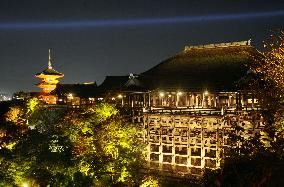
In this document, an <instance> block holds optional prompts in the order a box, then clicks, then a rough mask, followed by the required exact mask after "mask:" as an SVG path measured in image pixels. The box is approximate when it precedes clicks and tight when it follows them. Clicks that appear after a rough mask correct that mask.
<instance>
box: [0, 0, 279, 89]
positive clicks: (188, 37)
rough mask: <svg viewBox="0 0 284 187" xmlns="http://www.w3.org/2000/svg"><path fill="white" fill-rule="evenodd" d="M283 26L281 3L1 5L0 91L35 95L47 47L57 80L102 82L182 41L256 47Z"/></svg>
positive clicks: (50, 1) (147, 0)
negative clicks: (246, 43)
mask: <svg viewBox="0 0 284 187" xmlns="http://www.w3.org/2000/svg"><path fill="white" fill-rule="evenodd" d="M283 26H284V1H283V0H208V1H202V0H186V1H183V0H172V1H167V0H140V1H138V0H102V1H96V0H33V1H32V0H1V1H0V62H1V67H0V75H1V78H0V92H6V93H13V92H15V91H19V90H24V91H36V90H38V89H37V88H36V87H35V86H34V84H36V83H37V82H38V80H37V79H36V78H35V77H34V74H35V73H38V72H40V71H42V70H43V69H45V68H46V67H47V58H48V49H49V48H51V51H52V56H53V59H54V64H53V67H54V68H55V69H56V70H58V71H60V72H62V73H64V74H65V77H64V78H63V79H62V80H61V82H62V83H80V82H88V81H97V82H98V83H101V82H102V81H103V80H104V78H105V76H106V75H126V74H129V73H140V72H143V71H145V70H147V69H149V68H151V67H152V66H154V65H156V64H158V63H159V62H160V61H162V60H164V59H166V58H167V57H170V56H172V55H174V54H175V53H177V52H179V51H181V50H183V48H184V46H185V45H189V44H191V45H197V44H208V43H220V42H232V41H240V40H248V39H250V38H251V39H252V41H253V45H255V46H257V47H259V46H261V42H262V41H263V40H264V39H265V37H267V36H268V35H269V34H270V33H271V30H277V29H283Z"/></svg>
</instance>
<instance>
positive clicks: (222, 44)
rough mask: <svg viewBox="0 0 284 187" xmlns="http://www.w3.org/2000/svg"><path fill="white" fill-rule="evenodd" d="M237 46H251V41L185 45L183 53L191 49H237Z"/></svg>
mask: <svg viewBox="0 0 284 187" xmlns="http://www.w3.org/2000/svg"><path fill="white" fill-rule="evenodd" d="M239 46H251V39H249V40H244V41H239V42H227V43H218V44H206V45H194V46H190V45H187V46H185V47H184V52H187V51H190V50H192V49H210V48H221V47H222V48H223V47H239Z"/></svg>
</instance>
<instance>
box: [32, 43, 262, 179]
mask: <svg viewBox="0 0 284 187" xmlns="http://www.w3.org/2000/svg"><path fill="white" fill-rule="evenodd" d="M252 54H254V55H255V54H257V50H256V49H255V48H253V47H252V46H251V42H250V40H248V41H240V42H232V43H220V44H209V45H199V46H185V48H184V49H183V50H182V51H180V52H179V53H177V54H175V55H173V56H172V57H170V58H168V59H166V60H164V61H162V62H160V63H158V64H157V65H156V66H154V67H153V68H151V69H149V70H147V71H145V72H141V73H140V74H132V73H130V74H129V75H123V76H120V75H119V76H113V75H111V76H107V77H106V78H105V80H104V81H103V83H102V84H100V85H97V84H96V83H95V82H91V83H82V84H60V83H58V80H57V79H59V78H61V77H63V74H62V73H59V72H57V71H55V70H54V69H53V68H52V66H51V60H50V59H51V57H50V55H49V65H48V68H47V69H46V70H44V71H43V72H41V73H39V74H37V75H36V76H37V77H38V78H41V79H42V81H41V82H40V83H39V84H38V87H40V88H42V92H41V93H42V94H41V96H40V98H42V100H43V101H44V102H46V103H47V104H53V105H55V104H56V106H67V107H72V108H80V107H85V106H87V105H91V104H93V103H98V102H108V103H113V104H115V105H116V106H117V107H118V108H121V109H124V110H128V111H131V112H130V114H132V115H131V120H132V122H133V123H136V124H137V125H138V126H140V127H142V128H143V129H144V130H143V133H142V134H141V138H142V139H143V141H144V142H145V143H146V145H147V161H148V167H149V168H151V169H154V170H160V171H163V172H169V173H177V174H179V175H180V174H184V175H187V174H191V175H202V173H203V171H204V168H211V169H215V168H219V167H220V165H221V163H222V160H223V158H224V157H226V153H227V152H228V151H229V150H230V149H232V148H234V146H235V145H231V144H230V142H229V140H228V137H229V133H232V132H234V130H235V129H234V128H233V126H232V125H233V124H238V125H239V126H241V127H242V128H244V129H245V133H244V134H243V137H244V138H250V137H252V136H255V135H261V132H262V129H263V119H262V117H261V115H260V112H259V110H261V107H260V106H259V103H258V101H257V99H256V98H255V96H254V95H253V94H251V93H250V92H248V91H244V90H242V89H241V86H240V85H242V84H243V83H244V81H246V79H244V77H249V76H250V74H251V73H252V72H251V71H250V70H249V69H248V66H247V64H249V63H250V62H251V61H252V59H251V56H252Z"/></svg>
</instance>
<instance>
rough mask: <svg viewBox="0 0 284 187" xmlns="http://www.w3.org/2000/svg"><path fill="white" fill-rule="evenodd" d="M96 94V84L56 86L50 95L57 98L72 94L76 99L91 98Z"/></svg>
mask: <svg viewBox="0 0 284 187" xmlns="http://www.w3.org/2000/svg"><path fill="white" fill-rule="evenodd" d="M96 92H97V84H96V83H95V82H94V83H92V84H57V86H56V88H55V90H53V91H52V92H51V93H52V94H55V95H58V96H64V95H65V96H66V95H68V94H70V93H71V94H72V95H74V96H77V97H85V98H87V97H91V96H94V95H95V94H96Z"/></svg>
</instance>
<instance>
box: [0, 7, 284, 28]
mask: <svg viewBox="0 0 284 187" xmlns="http://www.w3.org/2000/svg"><path fill="white" fill-rule="evenodd" d="M281 16H284V10H280V11H270V12H254V13H238V14H223V15H221V14H220V15H207V16H182V17H161V18H137V19H106V20H103V19H100V20H78V21H54V22H51V21H50V22H0V29H2V30H3V29H64V28H96V27H120V26H135V25H137V26H139V25H158V24H178V23H198V22H212V21H230V20H242V19H255V18H265V17H281Z"/></svg>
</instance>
